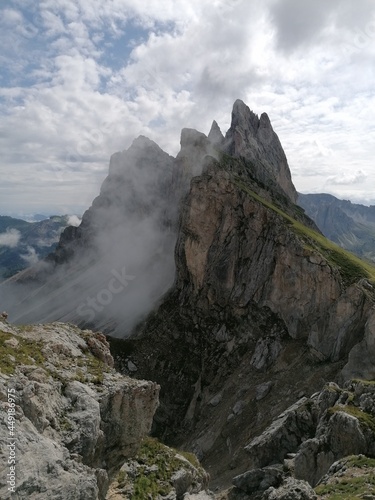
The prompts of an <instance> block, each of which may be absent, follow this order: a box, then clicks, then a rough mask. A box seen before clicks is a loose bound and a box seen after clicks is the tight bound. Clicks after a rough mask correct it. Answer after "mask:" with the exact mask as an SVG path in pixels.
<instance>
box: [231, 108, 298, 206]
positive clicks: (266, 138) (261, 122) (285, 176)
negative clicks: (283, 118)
mask: <svg viewBox="0 0 375 500" xmlns="http://www.w3.org/2000/svg"><path fill="white" fill-rule="evenodd" d="M225 150H226V151H227V153H228V154H230V155H232V156H237V157H243V158H245V159H247V160H249V161H251V162H253V163H255V169H256V171H254V174H255V176H256V177H257V178H258V179H259V180H260V181H262V182H263V183H265V184H267V182H268V181H270V180H271V181H273V182H276V183H277V184H278V185H279V186H280V187H281V189H282V190H283V191H284V193H285V194H286V195H287V196H288V198H290V199H291V201H293V202H294V203H295V202H296V200H297V191H296V189H295V187H294V185H293V182H292V178H291V174H290V170H289V166H288V161H287V159H286V156H285V153H284V150H283V148H282V146H281V143H280V141H279V138H278V136H277V134H276V133H275V132H274V130H273V128H272V125H271V122H270V119H269V117H268V115H267V114H266V113H263V114H262V115H261V116H260V118H259V117H258V115H256V114H255V113H254V112H253V111H251V110H250V108H249V107H248V106H246V104H245V103H244V102H243V101H241V100H240V99H237V101H236V102H235V103H234V105H233V111H232V123H231V126H230V128H229V130H228V132H227V134H226V136H225Z"/></svg>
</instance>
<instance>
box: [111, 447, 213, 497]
mask: <svg viewBox="0 0 375 500" xmlns="http://www.w3.org/2000/svg"><path fill="white" fill-rule="evenodd" d="M177 454H179V455H182V456H183V457H184V458H186V459H187V460H188V461H189V462H190V463H191V465H193V466H194V467H195V468H196V469H198V470H202V474H204V471H203V469H202V468H201V465H200V464H199V461H198V459H197V458H196V457H195V455H193V454H192V453H187V452H181V451H177V450H174V449H173V448H168V447H167V446H165V445H163V444H162V443H160V442H159V441H158V440H156V439H154V438H150V437H147V438H145V439H144V440H143V441H142V444H141V447H140V449H139V451H138V454H137V456H136V457H135V461H136V462H138V464H140V467H138V471H137V475H136V477H135V478H134V477H132V478H128V477H127V473H126V472H124V471H120V473H119V475H118V477H117V481H118V483H119V486H120V487H125V486H126V484H127V483H129V484H132V485H133V493H132V495H131V499H132V500H144V499H146V498H158V497H159V495H168V493H169V492H170V491H171V490H172V488H173V484H172V476H173V474H174V473H175V472H177V471H178V470H180V469H181V468H186V465H184V464H183V462H182V461H181V460H180V459H178V458H177V457H176V455H177ZM150 469H151V471H150Z"/></svg>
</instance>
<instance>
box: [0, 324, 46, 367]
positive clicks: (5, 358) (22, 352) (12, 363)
mask: <svg viewBox="0 0 375 500" xmlns="http://www.w3.org/2000/svg"><path fill="white" fill-rule="evenodd" d="M12 338H14V339H16V340H17V341H18V345H17V346H16V347H12V346H11V345H8V344H7V343H6V341H7V340H10V339H12ZM41 350H42V342H36V341H34V340H28V339H24V338H22V337H15V336H14V335H12V334H10V333H6V332H3V331H2V330H0V352H1V357H0V371H1V372H2V373H4V374H6V375H13V374H14V372H15V370H16V367H17V366H19V365H34V364H35V365H38V366H41V365H43V363H44V361H45V359H44V356H43V354H42V352H41ZM13 358H14V359H13Z"/></svg>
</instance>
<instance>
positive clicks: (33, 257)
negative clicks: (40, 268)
mask: <svg viewBox="0 0 375 500" xmlns="http://www.w3.org/2000/svg"><path fill="white" fill-rule="evenodd" d="M20 257H21V259H23V260H24V261H25V262H26V263H27V264H28V265H29V266H33V265H35V264H36V263H37V262H39V257H38V254H37V253H36V250H35V248H33V247H31V246H28V247H27V253H25V254H21V255H20Z"/></svg>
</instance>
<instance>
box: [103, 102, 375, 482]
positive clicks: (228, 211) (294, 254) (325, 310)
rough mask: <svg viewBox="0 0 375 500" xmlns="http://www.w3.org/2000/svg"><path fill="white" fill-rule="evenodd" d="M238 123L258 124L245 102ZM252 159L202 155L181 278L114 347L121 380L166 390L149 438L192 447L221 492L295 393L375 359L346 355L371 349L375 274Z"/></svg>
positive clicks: (185, 228)
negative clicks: (246, 448) (248, 446)
mask: <svg viewBox="0 0 375 500" xmlns="http://www.w3.org/2000/svg"><path fill="white" fill-rule="evenodd" d="M237 106H238V105H237V104H236V105H235V109H237ZM241 109H242V108H241ZM243 116H245V117H246V120H247V125H246V126H247V128H248V129H249V131H254V130H258V129H257V128H256V127H257V126H260V122H259V120H258V119H255V117H254V116H253V115H252V114H251V113H250V112H248V111H247V109H246V108H244V110H243V114H240V116H237V115H235V116H234V118H233V124H232V125H233V126H232V129H233V130H237V129H236V127H239V126H240V125H239V124H241V123H242V121H241V120H245V118H244V117H243ZM249 134H250V132H249ZM240 135H241V134H240ZM227 137H228V138H229V139H230V140H231V141H232V145H233V144H234V145H236V144H237V143H236V140H237V139H233V137H237V135H236V133H234V132H230V133H229V135H228V134H227ZM241 137H242V135H241ZM245 137H247V136H246V134H245ZM248 137H252V136H251V135H249V136H248ZM238 140H239V139H238ZM241 140H242V139H241ZM224 144H225V142H224ZM271 144H273V143H272V142H271ZM251 145H252V142H251V141H250V143H249V144H248V148H249V151H250V150H252V146H251ZM241 147H242V146H241ZM243 148H244V146H243ZM273 150H274V147H273V146H272V148H271V152H270V151H269V152H268V155H269V157H270V158H274V157H275V153H274V151H273ZM229 151H232V153H233V155H234V156H230V155H229V153H228V152H229ZM240 151H241V152H242V153H240ZM257 151H258V150H257ZM249 158H250V156H249V157H248V158H246V148H245V149H233V150H231V149H230V148H227V149H226V150H225V148H224V149H221V155H219V159H215V158H212V157H206V159H205V162H204V165H203V171H202V174H201V175H200V176H198V177H195V178H194V179H193V180H192V182H191V187H190V191H189V194H188V196H187V198H186V199H185V203H184V209H183V211H182V213H181V218H180V229H179V234H178V238H177V244H176V252H175V255H176V267H177V269H176V279H175V284H174V286H173V288H172V289H171V290H170V291H169V292H168V294H167V295H166V297H165V298H164V300H163V301H162V303H161V305H160V306H159V308H158V309H157V310H155V311H154V312H153V313H152V314H151V315H150V316H149V318H148V319H147V320H146V322H145V323H143V324H141V325H140V326H139V327H138V328H137V330H136V333H135V335H136V336H135V338H134V337H133V338H132V339H130V340H129V341H128V342H124V343H121V342H114V343H113V352H114V353H116V358H117V361H118V363H119V365H120V366H121V367H122V369H123V370H124V371H125V372H127V373H130V372H132V373H133V375H134V374H135V375H136V376H142V377H147V378H151V379H152V380H156V381H158V383H160V384H161V386H162V391H161V407H160V409H159V411H158V412H157V415H156V424H155V432H156V433H158V434H159V435H160V436H163V438H164V439H167V440H169V441H170V442H175V443H179V444H181V443H183V444H184V445H187V446H189V447H190V448H191V449H193V450H194V451H195V452H196V453H197V454H198V456H199V457H200V458H202V459H203V463H204V465H205V466H206V467H207V468H208V470H209V472H211V474H212V476H213V477H215V478H216V477H217V478H220V479H218V484H223V483H225V481H230V480H231V477H232V476H233V470H238V472H239V471H240V470H241V468H242V469H243V468H244V467H245V464H246V463H247V461H248V460H249V458H248V456H246V455H244V452H243V443H244V441H245V440H246V437H247V436H249V435H252V436H256V435H258V434H259V433H260V432H261V430H262V429H264V426H265V425H266V424H267V423H269V422H271V421H272V419H273V418H274V417H276V416H277V414H278V413H281V411H282V410H283V409H285V408H286V407H287V406H288V404H289V403H292V402H293V401H295V400H296V398H297V396H298V395H299V394H312V393H313V392H315V391H316V390H319V389H320V388H321V385H322V383H324V381H328V380H333V379H335V380H337V379H344V378H349V377H350V376H352V375H354V366H355V367H356V368H355V369H356V370H358V372H357V374H356V376H359V377H364V378H365V377H367V376H369V374H371V373H372V372H371V370H372V368H371V366H372V365H371V359H370V358H371V356H370V355H369V356H366V355H365V357H366V359H367V360H368V362H367V361H366V363H362V364H361V365H360V366H358V365H357V364H356V361H354V360H355V359H358V357H359V356H363V355H364V351H365V350H366V349H367V345H368V343H369V342H371V341H370V338H371V334H369V333H366V332H367V331H369V330H368V329H369V328H370V326H369V325H370V324H371V314H372V311H373V306H374V291H373V290H374V289H373V285H371V283H370V281H371V280H373V279H374V277H375V274H374V270H373V268H371V267H366V265H365V264H363V263H361V261H360V260H359V259H356V258H355V257H354V256H352V255H351V254H348V253H345V252H344V251H342V250H341V249H340V248H339V247H337V246H335V245H333V244H332V243H330V242H328V241H327V240H325V238H324V237H323V236H322V235H321V234H320V233H319V232H318V231H317V230H316V226H315V225H314V224H313V223H312V221H310V220H309V219H307V217H306V216H305V215H304V214H303V211H301V209H299V208H298V207H296V206H295V205H294V203H293V200H294V197H293V196H292V192H291V190H290V189H289V190H288V192H289V195H287V192H286V190H285V189H286V188H285V189H284V188H281V186H280V185H279V186H278V188H277V189H274V185H275V183H276V182H277V176H276V173H275V170H273V175H274V177H273V180H269V181H267V182H266V183H265V177H264V175H265V174H264V175H258V172H259V171H260V170H262V168H263V167H264V164H263V163H260V162H258V163H257V159H256V158H257V157H256V155H255V156H253V157H251V159H249ZM264 171H267V170H264V169H263V170H262V172H264ZM267 175H268V174H267ZM171 353H173V355H171ZM348 359H349V362H348ZM350 360H352V361H350ZM344 366H345V368H344ZM230 469H232V472H230ZM228 471H229V472H228ZM214 484H215V482H214Z"/></svg>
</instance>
